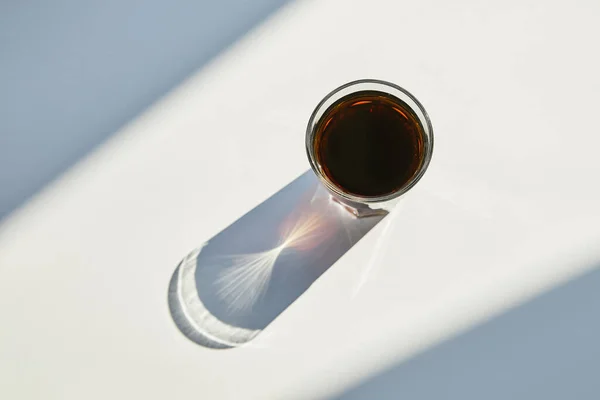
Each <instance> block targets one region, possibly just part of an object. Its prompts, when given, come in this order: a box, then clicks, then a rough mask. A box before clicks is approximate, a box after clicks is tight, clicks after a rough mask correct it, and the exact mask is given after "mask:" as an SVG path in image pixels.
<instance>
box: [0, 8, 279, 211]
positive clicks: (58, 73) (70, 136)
mask: <svg viewBox="0 0 600 400" xmlns="http://www.w3.org/2000/svg"><path fill="white" fill-rule="evenodd" d="M286 2H287V0H253V1H245V0H219V1H201V0H200V1H190V0H171V1H163V0H147V1H138V0H103V1H93V2H85V1H78V0H55V1H52V2H48V1H45V0H28V1H2V2H0V221H1V220H2V219H4V218H5V217H6V216H7V215H8V214H9V213H10V212H11V211H12V210H14V209H15V208H16V207H18V206H19V205H20V204H22V203H23V202H24V201H26V200H27V199H28V198H29V197H31V196H32V195H34V194H35V193H36V192H37V191H39V190H40V189H42V188H43V187H44V186H45V185H46V184H48V183H49V182H50V181H52V180H53V179H54V178H56V177H57V176H58V175H59V174H61V173H63V172H65V171H66V170H67V169H68V168H69V167H70V166H71V165H73V164H74V163H75V162H77V161H78V160H79V159H81V158H82V157H83V156H85V155H86V154H87V153H88V152H89V151H91V150H92V149H93V148H94V147H96V146H97V145H99V144H100V143H102V142H103V141H105V140H106V139H108V138H109V137H110V136H111V135H112V134H113V133H115V132H116V131H118V130H119V128H121V127H122V126H123V125H124V124H126V123H127V122H128V121H130V120H131V119H132V118H134V117H135V116H137V115H138V114H140V113H141V112H142V111H143V110H145V109H147V108H148V107H149V106H150V105H151V104H152V103H153V102H155V101H156V100H157V99H158V98H160V97H161V96H163V95H164V94H165V93H167V92H168V91H169V90H171V89H172V88H173V87H174V86H176V85H178V84H179V83H180V82H182V81H183V80H184V79H185V78H187V77H188V76H189V75H191V74H192V73H193V72H195V71H197V70H198V69H199V68H201V67H202V66H204V65H205V64H206V63H207V62H208V61H209V60H211V59H212V58H213V57H214V56H216V55H217V54H219V53H220V52H221V51H222V50H223V49H225V48H226V47H228V46H229V45H230V44H231V43H233V42H234V41H235V40H236V39H238V38H239V37H241V36H243V35H244V34H245V33H246V32H248V30H250V29H251V28H252V27H254V26H255V25H257V24H258V23H260V22H261V21H263V20H264V19H265V18H266V17H267V16H269V15H270V14H271V13H272V12H274V11H275V10H277V9H278V8H279V7H280V6H282V5H283V4H285V3H286Z"/></svg>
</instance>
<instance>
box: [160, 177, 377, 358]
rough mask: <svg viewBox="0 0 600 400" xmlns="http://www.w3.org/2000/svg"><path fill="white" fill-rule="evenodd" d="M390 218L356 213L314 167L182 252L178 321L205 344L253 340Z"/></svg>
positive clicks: (173, 296)
mask: <svg viewBox="0 0 600 400" xmlns="http://www.w3.org/2000/svg"><path fill="white" fill-rule="evenodd" d="M383 218H384V215H383V214H382V215H375V216H370V217H366V218H356V217H355V216H354V215H353V214H351V213H350V212H348V211H347V210H346V209H345V208H343V207H342V206H340V205H339V204H338V203H337V202H334V201H332V200H331V198H330V196H329V194H328V192H327V191H326V190H325V189H324V188H323V186H321V184H320V183H319V181H318V180H317V178H316V176H315V174H314V173H313V172H312V171H307V172H305V173H304V174H302V175H301V176H300V177H298V178H297V179H295V180H294V181H292V182H291V183H289V184H288V185H286V186H285V187H284V188H282V189H281V190H280V191H278V192H277V193H275V194H274V195H273V196H271V197H269V198H268V199H267V200H265V201H264V202H262V203H261V204H259V205H258V206H256V207H255V208H254V209H252V210H250V211H249V212H248V213H246V214H245V215H243V216H241V217H240V218H239V219H238V220H237V221H235V222H234V223H233V224H231V225H230V226H228V227H227V228H225V229H224V230H223V231H221V232H219V233H218V234H216V235H215V236H214V237H213V238H211V239H210V240H209V241H207V242H206V243H204V244H203V245H202V246H201V247H200V248H198V249H196V250H194V251H192V252H191V253H190V254H189V255H188V256H186V257H185V258H184V259H183V261H182V262H181V263H180V264H179V266H178V267H177V269H176V270H175V273H174V274H173V277H172V279H171V282H170V285H169V295H168V301H169V308H170V311H171V315H172V317H173V321H174V322H175V324H176V325H177V327H178V328H179V330H180V331H181V332H182V333H183V334H184V335H185V336H187V337H188V338H189V339H190V340H192V341H194V342H195V343H197V344H200V345H202V346H205V347H211V348H221V349H222V348H233V347H237V346H241V345H244V344H247V343H249V342H250V341H251V340H252V339H254V337H256V336H257V335H258V334H260V333H261V332H262V331H263V330H264V329H265V328H266V327H267V326H268V325H269V324H270V323H271V322H273V321H274V320H275V319H276V318H277V317H278V316H279V315H280V314H281V313H283V312H284V311H285V310H286V309H287V308H288V307H289V306H290V305H291V304H292V303H293V302H295V301H296V300H297V299H298V298H300V297H301V296H302V294H304V293H305V292H306V291H307V290H308V289H309V287H310V286H311V285H312V284H313V283H314V282H315V281H316V280H317V279H318V278H319V277H320V276H321V275H322V274H324V273H325V272H326V271H327V270H328V269H329V268H330V267H331V266H332V265H334V264H335V262H336V261H337V260H338V259H339V258H340V257H342V256H343V255H344V254H345V253H346V252H347V251H348V250H350V249H351V248H352V246H354V245H355V244H356V243H358V242H359V241H360V240H361V239H362V237H363V236H364V235H366V234H367V233H368V232H369V231H370V230H371V229H372V228H373V227H375V226H376V225H377V224H378V223H379V222H380V221H381V220H382V219H383ZM198 223H201V221H198Z"/></svg>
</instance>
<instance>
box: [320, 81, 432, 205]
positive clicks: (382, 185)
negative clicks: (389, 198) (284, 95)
mask: <svg viewBox="0 0 600 400" xmlns="http://www.w3.org/2000/svg"><path fill="white" fill-rule="evenodd" d="M320 121H321V122H320V123H319V126H317V128H316V133H315V136H314V142H313V145H314V151H315V155H316V158H317V161H318V163H319V165H320V167H321V168H322V170H323V173H324V174H325V176H327V178H328V179H329V180H330V181H331V182H332V183H334V184H335V185H336V186H338V187H339V188H340V189H341V190H343V191H344V192H346V193H350V194H353V195H357V196H361V197H379V196H385V195H388V194H391V193H394V192H396V191H397V190H399V189H401V188H402V187H403V186H404V185H405V184H406V183H407V182H409V181H410V179H411V178H412V177H413V176H414V175H415V174H416V173H417V171H418V170H419V168H420V166H421V164H422V162H423V156H424V146H423V127H422V126H421V124H420V123H419V119H418V118H417V116H416V115H415V114H414V112H413V111H412V110H411V109H410V107H408V105H406V104H405V103H404V102H403V101H401V100H399V99H397V98H395V97H393V96H390V95H388V94H385V93H382V92H376V91H363V92H357V93H353V94H350V95H348V96H346V97H343V98H341V99H340V100H338V101H337V102H336V103H334V104H333V105H332V106H331V107H329V109H328V110H327V111H326V112H325V113H324V114H323V117H322V118H321V120H320Z"/></svg>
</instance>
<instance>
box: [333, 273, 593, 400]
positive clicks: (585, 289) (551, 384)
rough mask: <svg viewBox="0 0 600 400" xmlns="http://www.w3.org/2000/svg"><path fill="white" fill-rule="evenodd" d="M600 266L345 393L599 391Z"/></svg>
mask: <svg viewBox="0 0 600 400" xmlns="http://www.w3.org/2000/svg"><path fill="white" fill-rule="evenodd" d="M599 377H600V270H598V269H596V270H594V271H592V272H589V273H587V274H585V275H583V276H581V277H579V278H576V279H575V280H572V281H570V282H568V283H566V284H564V285H563V286H560V287H558V288H556V289H553V290H551V291H549V292H547V293H545V294H543V295H541V296H539V297H537V298H535V299H534V300H532V301H530V302H528V303H526V304H524V305H522V306H520V307H517V308H515V309H513V310H510V311H508V312H507V313H505V314H503V315H501V316H499V317H497V318H495V319H493V320H491V321H489V322H487V323H485V324H483V325H481V326H479V327H477V328H475V329H473V330H471V331H469V332H467V333H465V334H463V335H461V336H458V337H457V338H455V339H452V340H449V341H448V342H445V343H442V344H441V345H439V346H437V347H434V348H432V349H431V350H428V351H426V352H424V353H422V354H420V355H418V356H416V357H414V358H412V359H410V360H407V361H405V362H402V363H401V364H398V365H397V366H395V367H393V368H391V369H389V370H387V371H385V372H383V373H381V374H379V375H377V376H375V377H373V378H371V379H369V380H367V381H366V382H364V383H362V384H360V385H359V386H357V387H355V388H353V389H350V390H349V391H347V392H346V393H344V394H343V395H341V396H340V397H339V398H340V399H346V400H348V399H383V400H385V399H412V400H439V399H461V400H481V399H486V400H506V399H523V400H531V399H544V400H553V399H557V400H558V399H578V400H582V399H590V400H591V399H598V398H600V380H599V379H598V378H599Z"/></svg>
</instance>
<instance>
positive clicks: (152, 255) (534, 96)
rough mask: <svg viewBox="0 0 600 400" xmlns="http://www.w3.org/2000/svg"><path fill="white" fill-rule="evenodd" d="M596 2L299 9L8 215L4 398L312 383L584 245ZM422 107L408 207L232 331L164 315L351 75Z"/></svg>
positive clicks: (428, 336)
mask: <svg viewBox="0 0 600 400" xmlns="http://www.w3.org/2000/svg"><path fill="white" fill-rule="evenodd" d="M599 16H600V3H598V2H594V1H588V2H585V1H574V2H569V3H568V4H567V3H565V4H560V3H559V2H541V1H540V2H501V3H495V4H491V3H490V4H487V5H486V4H483V3H482V2H476V1H464V2H461V3H460V4H456V3H452V4H451V3H447V2H440V1H419V2H416V1H415V2H404V1H402V2H394V1H371V2H359V1H356V2H354V1H352V2H351V1H346V0H329V1H319V2H317V1H300V2H296V3H293V4H291V5H290V6H288V7H286V8H284V9H283V10H282V11H281V12H279V13H278V14H277V15H276V16H275V17H274V18H272V19H270V20H268V21H267V22H266V23H264V24H263V25H262V26H260V27H259V28H258V29H256V30H254V31H253V32H251V34H249V35H247V36H246V37H244V38H243V40H241V41H240V42H238V43H237V44H236V45H234V46H233V47H232V48H230V49H229V50H227V51H226V52H225V53H223V54H222V55H221V56H219V57H218V58H217V59H216V60H215V61H214V62H212V63H211V64H210V65H209V66H208V67H206V68H204V69H202V70H201V71H199V72H198V73H197V74H196V75H195V76H193V77H191V78H190V79H189V80H188V81H186V82H184V83H183V84H182V85H181V86H180V87H179V88H178V89H176V90H175V91H174V92H172V93H171V94H169V95H168V96H167V97H166V98H164V99H162V100H161V101H160V102H158V103H157V104H156V105H155V106H153V107H152V108H150V109H149V110H148V111H147V112H146V113H144V114H143V115H141V116H140V117H139V118H138V119H136V120H134V121H132V122H131V123H130V124H129V125H128V126H126V127H125V128H124V129H123V130H122V131H120V132H118V133H117V134H116V135H115V136H114V137H113V138H112V139H111V140H110V141H109V142H107V143H106V144H105V145H103V146H102V147H101V148H99V149H98V150H97V151H96V152H94V153H93V154H92V155H90V156H89V157H88V158H86V159H85V160H84V161H83V162H81V163H79V164H78V165H76V166H75V167H73V168H72V169H71V170H70V171H68V173H67V174H65V175H64V176H63V177H62V178H61V179H59V180H58V181H56V182H55V183H54V184H52V185H51V186H50V187H49V188H47V189H46V190H44V191H43V192H42V193H41V194H39V195H38V196H36V197H35V198H34V199H33V200H32V201H31V202H30V203H29V204H27V206H26V207H24V208H23V209H21V210H19V212H17V213H15V214H13V216H12V217H11V218H9V219H8V220H6V221H5V222H4V223H3V225H2V226H0V315H1V316H2V325H1V328H0V398H6V399H22V398H44V399H54V398H56V399H65V398H68V399H75V398H85V399H96V398H97V399H106V398H145V399H154V398H156V399H164V398H189V397H197V398H206V399H217V398H235V399H237V398H252V399H265V398H273V399H284V398H285V399H291V398H307V397H308V398H313V397H321V396H328V395H332V394H336V393H341V392H343V391H344V390H346V389H347V388H348V387H350V386H353V385H355V384H357V383H359V382H360V381H362V379H364V378H367V377H368V376H370V375H373V374H376V373H377V372H378V371H380V370H382V369H384V368H385V367H387V366H389V365H393V364H396V363H400V362H402V360H405V359H407V358H408V357H411V356H413V355H415V354H418V353H419V352H420V351H422V350H424V349H427V348H430V347H431V346H433V345H435V344H436V343H439V342H440V341H442V340H444V339H446V338H449V337H452V336H453V335H456V334H458V333H460V332H462V331H466V330H468V329H469V328H471V327H473V326H475V325H476V324H478V323H481V322H483V321H485V320H487V319H489V318H492V317H494V316H495V315H497V314H498V313H500V312H502V311H504V310H507V309H509V308H510V307H512V306H515V305H518V304H520V303H521V302H523V301H525V300H527V299H530V298H533V297H535V296H536V295H537V294H539V293H541V292H543V291H544V290H546V289H548V288H551V287H553V286H556V285H559V284H561V283H562V282H565V281H566V280H568V279H569V278H572V277H576V276H578V275H580V274H582V273H584V272H585V271H588V270H591V269H592V268H594V267H595V266H596V265H595V264H594V263H597V262H598V260H599V259H600V248H598V245H597V244H598V243H599V242H600V213H599V212H598V204H600V187H599V185H598V183H599V180H600V178H599V176H600V159H598V158H597V149H598V146H599V145H600V136H599V135H598V128H597V122H596V115H597V110H596V108H597V105H598V96H599V95H600V75H599V74H598V71H599V70H600V57H599V56H598V51H597V49H598V43H597V42H598V38H599V37H600V28H599V26H598V24H597V20H598V17H599ZM363 77H374V78H380V79H385V80H389V81H391V82H394V83H397V84H399V85H401V86H403V87H405V88H407V89H408V90H409V91H411V92H412V93H413V94H415V95H416V96H417V98H418V99H419V100H421V101H422V103H423V104H424V106H425V108H426V109H427V111H428V112H429V114H430V117H431V119H432V122H433V125H434V133H435V140H436V144H435V149H434V155H433V159H432V163H431V166H430V168H429V170H428V172H427V173H426V175H425V177H424V178H423V180H422V181H421V182H420V183H419V184H418V185H417V186H416V187H415V188H414V189H413V190H412V191H411V192H410V193H409V194H408V195H407V196H406V197H405V199H404V200H403V201H402V203H401V204H400V206H399V207H398V208H397V209H396V210H395V211H394V212H393V213H392V214H391V215H390V216H388V217H386V219H384V220H383V221H382V222H381V223H380V224H378V225H377V226H376V227H375V228H374V229H373V230H371V231H370V232H369V233H368V234H367V235H366V236H365V237H364V238H363V239H362V240H361V241H360V242H359V243H358V244H356V245H355V246H354V247H352V248H351V249H350V251H349V252H348V253H346V254H345V255H344V256H343V257H342V258H341V259H340V260H339V261H338V262H337V263H336V264H335V265H333V267H331V268H330V269H329V270H328V271H327V272H326V273H325V274H323V275H322V276H321V277H320V278H319V279H317V280H316V281H315V283H314V284H313V285H312V286H311V287H310V288H309V289H308V290H307V291H306V292H305V293H304V295H302V296H301V297H300V298H299V299H298V300H297V301H296V302H294V303H293V304H292V305H291V306H290V307H288V308H287V309H285V310H284V311H283V312H282V313H281V315H280V316H279V317H278V318H277V319H275V320H274V321H273V322H272V323H270V324H269V325H268V326H267V327H266V329H265V330H264V331H263V332H262V333H261V334H260V335H258V336H257V337H256V338H255V339H254V340H252V341H250V342H249V343H248V344H247V345H245V346H241V347H238V348H235V349H228V350H214V349H209V348H205V347H202V346H199V345H197V344H195V343H193V342H192V341H190V340H188V339H186V338H185V337H184V336H183V335H182V334H181V333H180V332H179V331H178V330H177V328H176V327H175V325H174V324H173V322H172V320H171V316H170V313H169V309H168V304H167V289H168V285H169V281H170V279H171V276H172V274H173V272H174V269H175V267H176V266H177V263H178V262H179V260H181V258H182V257H183V256H184V255H185V254H187V253H188V252H189V251H190V250H192V249H193V248H195V247H197V246H199V245H200V244H202V243H203V242H204V241H206V240H208V239H210V238H211V237H212V236H214V235H215V234H217V233H218V232H220V231H221V230H222V229H224V228H225V227H226V226H228V225H229V224H230V223H232V222H234V221H235V220H237V219H238V218H239V217H241V216H242V215H244V214H245V213H246V212H247V211H249V210H250V209H252V208H253V207H254V206H256V205H258V204H259V203H261V202H262V201H264V200H265V199H266V198H268V197H269V196H270V195H272V194H273V193H275V192H276V191H277V190H279V189H281V188H282V187H284V186H285V185H286V184H288V183H290V182H291V181H292V180H293V179H294V178H296V177H297V176H299V175H300V174H302V173H303V172H305V171H306V170H307V169H308V163H307V161H306V155H305V152H304V147H303V145H304V143H303V141H304V129H305V125H306V122H307V119H308V116H309V114H310V112H311V111H312V109H313V107H314V106H315V105H316V103H317V102H318V101H319V100H320V99H321V98H322V97H323V96H324V95H325V94H326V93H327V92H328V91H329V90H331V89H333V88H334V87H336V86H338V85H339V84H342V83H344V82H347V81H350V80H353V79H357V78H363Z"/></svg>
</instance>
